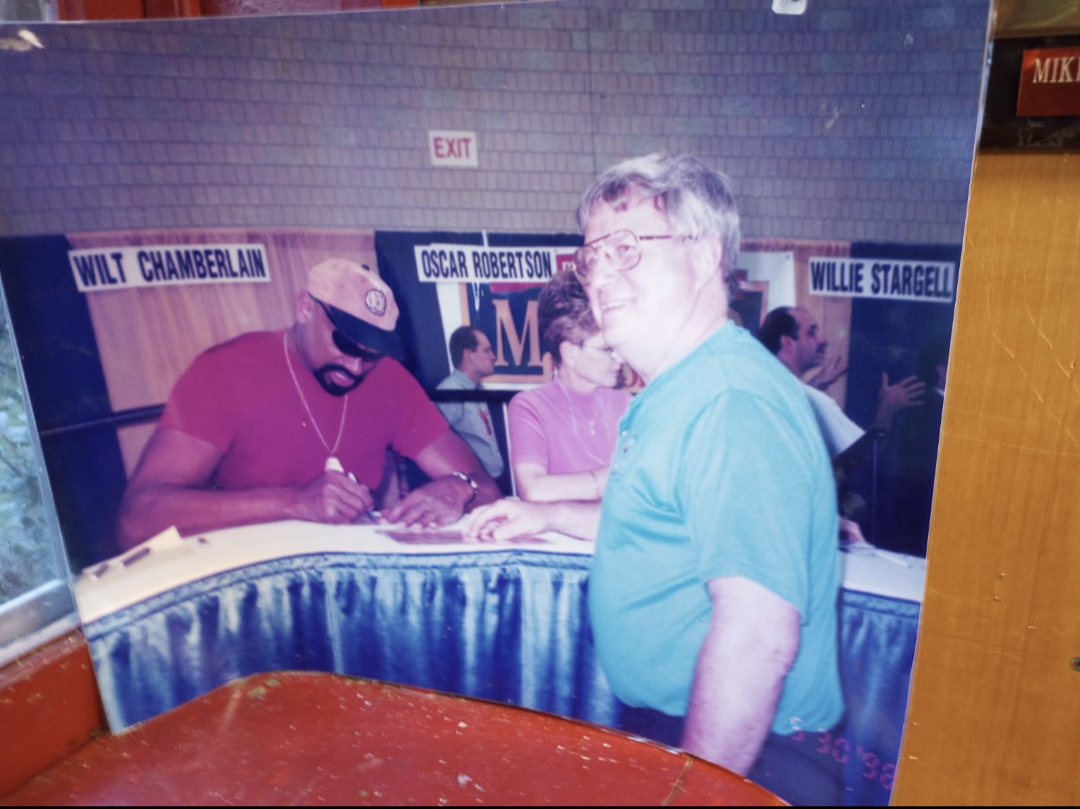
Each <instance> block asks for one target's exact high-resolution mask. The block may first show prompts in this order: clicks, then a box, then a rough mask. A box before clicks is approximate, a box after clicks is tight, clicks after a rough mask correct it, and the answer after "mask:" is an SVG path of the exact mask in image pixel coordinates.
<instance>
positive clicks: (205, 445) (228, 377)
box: [120, 258, 499, 548]
mask: <svg viewBox="0 0 1080 809" xmlns="http://www.w3.org/2000/svg"><path fill="white" fill-rule="evenodd" d="M397 318H398V309H397V305H396V303H395V301H394V296H393V293H392V291H391V290H390V288H389V287H388V286H387V285H386V284H385V283H383V281H382V280H381V279H380V278H379V277H378V276H377V275H376V274H375V273H374V272H372V271H371V270H370V269H368V268H367V267H366V266H361V265H357V264H353V263H352V262H349V261H345V260H343V259H336V258H335V259H329V260H327V261H324V262H322V263H320V264H318V265H316V266H315V267H313V268H312V270H311V272H310V275H309V278H308V286H307V289H306V290H304V291H303V292H301V293H300V294H299V295H298V296H297V300H296V321H295V323H294V324H293V325H292V327H290V328H288V329H285V330H284V331H277V332H252V333H248V334H242V335H240V336H239V337H236V338H234V339H233V340H230V341H228V342H226V343H222V344H221V345H218V346H214V347H213V348H211V349H209V350H207V351H205V352H204V353H203V354H201V355H200V356H199V357H197V358H196V359H195V361H194V362H193V363H192V365H191V367H189V368H188V370H187V371H186V372H185V373H184V375H183V376H182V377H181V378H180V380H179V381H178V382H177V383H176V386H175V387H174V388H173V391H172V393H171V394H170V396H169V401H168V403H167V404H166V407H165V412H164V414H163V415H162V417H161V420H160V421H159V422H158V425H157V429H156V430H155V431H154V434H153V435H152V436H151V438H150V441H149V442H148V443H147V446H146V449H145V450H144V451H143V455H142V458H141V459H140V460H139V464H138V466H137V467H136V468H135V471H134V472H133V474H132V476H131V479H130V480H129V482H128V487H127V490H126V491H125V493H124V497H123V500H122V502H121V507H120V543H121V545H122V546H123V547H125V548H126V547H131V546H133V545H136V544H138V543H139V542H142V541H143V540H145V539H148V538H149V537H151V536H153V535H155V534H157V533H159V532H160V531H162V530H164V529H166V528H168V527H170V526H176V527H177V528H178V529H179V531H180V532H181V534H190V533H195V532H199V531H206V530H213V529H217V528H227V527H230V526H235V525H247V524H251V523H260V522H271V521H275V520H285V519H300V520H310V521H313V522H324V523H349V522H352V521H353V520H355V519H356V518H357V517H359V516H360V515H362V514H364V513H365V512H367V511H369V510H371V509H373V508H375V507H376V506H377V505H378V504H376V503H375V500H374V497H373V495H372V492H373V491H374V490H375V489H377V487H378V485H379V483H380V481H381V480H382V478H383V467H384V465H385V458H386V450H387V449H393V450H395V451H397V452H399V453H400V454H402V455H404V456H406V457H408V458H411V459H412V460H414V461H415V462H416V463H417V465H418V466H419V467H420V468H421V469H422V470H423V471H424V472H425V473H426V474H427V475H428V476H430V477H431V478H432V480H431V482H430V483H428V484H426V485H425V486H421V487H419V488H417V489H415V490H414V491H412V492H410V493H409V494H408V495H407V496H406V497H405V498H404V499H403V500H402V501H401V502H400V503H398V504H396V505H394V506H392V507H391V508H389V509H388V510H387V511H386V512H385V514H384V515H383V516H384V517H385V518H386V519H387V520H388V521H389V522H395V523H403V524H406V525H424V526H439V525H447V524H449V523H452V522H454V521H456V520H457V519H458V518H460V517H461V515H462V514H463V513H464V512H465V511H466V510H468V509H470V508H472V507H473V506H476V505H479V504H481V503H486V502H490V501H491V500H494V499H495V498H497V497H498V496H499V491H498V487H497V486H496V484H495V482H494V481H493V480H492V479H491V478H490V476H488V475H487V473H486V472H484V470H483V468H482V467H481V465H480V464H479V462H478V461H477V459H476V457H475V456H474V455H473V453H472V452H471V451H470V450H469V448H468V447H467V446H466V445H465V443H464V442H463V441H462V440H461V439H460V438H458V437H457V436H456V435H455V434H454V432H453V431H452V430H450V429H449V428H448V427H447V424H446V421H445V420H444V419H443V418H442V416H441V415H440V414H439V412H438V410H436V408H435V406H434V405H433V404H432V403H431V402H430V401H429V400H428V398H427V396H426V395H425V394H424V391H423V389H422V388H421V387H420V385H419V383H417V381H416V380H415V379H414V378H413V377H412V376H411V375H410V374H409V373H408V371H406V370H405V369H404V368H403V367H402V366H401V364H400V363H399V362H398V360H397V359H395V357H401V356H402V348H401V343H400V341H399V340H398V338H397V335H396V333H395V332H394V329H395V327H396V325H397Z"/></svg>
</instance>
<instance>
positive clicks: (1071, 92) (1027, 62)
mask: <svg viewBox="0 0 1080 809" xmlns="http://www.w3.org/2000/svg"><path fill="white" fill-rule="evenodd" d="M1016 114H1017V115H1019V116H1021V117H1025V118H1034V117H1040V116H1051V115H1080V46H1077V47H1072V48H1037V49H1033V50H1027V51H1024V62H1023V66H1022V67H1021V71H1020V94H1019V96H1018V97H1017V100H1016Z"/></svg>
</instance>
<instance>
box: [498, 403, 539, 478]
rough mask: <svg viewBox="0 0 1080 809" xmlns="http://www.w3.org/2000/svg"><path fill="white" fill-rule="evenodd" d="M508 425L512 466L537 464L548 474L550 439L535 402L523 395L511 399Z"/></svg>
mask: <svg viewBox="0 0 1080 809" xmlns="http://www.w3.org/2000/svg"><path fill="white" fill-rule="evenodd" d="M507 423H508V428H509V430H510V466H511V467H513V468H516V467H517V466H519V465H520V464H523V463H528V464H537V465H538V466H540V467H542V468H543V469H544V471H545V472H546V471H547V469H548V440H549V439H548V436H547V434H546V433H545V432H544V425H543V424H542V423H541V421H540V413H539V412H538V411H537V409H536V407H535V405H534V402H533V400H532V399H531V398H530V397H528V396H526V395H524V394H521V393H519V394H518V395H517V396H515V397H514V398H513V399H511V400H510V406H509V407H508V409H507Z"/></svg>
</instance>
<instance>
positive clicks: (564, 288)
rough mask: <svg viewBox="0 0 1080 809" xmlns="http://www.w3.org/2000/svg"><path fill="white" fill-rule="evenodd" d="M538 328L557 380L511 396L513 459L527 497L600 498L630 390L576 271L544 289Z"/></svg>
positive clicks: (516, 476)
mask: <svg viewBox="0 0 1080 809" xmlns="http://www.w3.org/2000/svg"><path fill="white" fill-rule="evenodd" d="M539 315H540V334H541V336H542V337H543V340H544V342H545V343H546V344H547V345H548V347H549V348H550V350H551V354H552V357H553V358H554V360H555V378H554V379H553V380H552V381H551V382H549V383H547V384H546V385H541V386H540V387H538V388H533V389H532V390H529V391H524V392H522V393H519V394H518V395H517V396H515V397H514V398H513V399H511V400H510V408H509V425H510V463H511V466H512V467H513V470H514V480H515V481H516V483H517V489H518V494H519V495H520V496H521V497H522V499H524V500H543V501H554V500H599V499H600V497H601V495H602V494H603V493H604V486H605V485H606V484H607V474H608V467H609V466H610V464H611V458H612V456H613V455H614V453H615V441H616V439H617V438H618V432H619V419H621V418H622V415H623V413H625V412H626V408H627V407H628V406H629V404H630V394H629V393H627V392H626V391H621V390H613V387H614V386H615V384H616V383H617V382H618V378H619V370H620V369H621V368H622V360H620V359H619V357H618V355H616V354H615V352H614V351H612V350H611V349H610V348H608V346H607V344H606V343H605V342H604V336H603V335H602V334H601V333H600V329H599V328H598V327H597V325H596V321H595V320H593V316H592V312H591V310H590V309H589V301H588V298H587V297H586V295H585V290H584V289H582V287H581V283H580V282H579V281H578V279H577V277H576V276H575V275H574V273H573V272H561V273H559V274H558V275H556V276H555V278H553V279H552V280H551V281H550V282H549V283H548V285H547V286H546V287H545V288H544V291H543V292H542V293H541V294H540V302H539Z"/></svg>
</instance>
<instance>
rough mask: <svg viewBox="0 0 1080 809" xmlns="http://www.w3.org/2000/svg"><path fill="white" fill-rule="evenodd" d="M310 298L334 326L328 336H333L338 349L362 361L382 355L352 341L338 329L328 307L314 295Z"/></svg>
mask: <svg viewBox="0 0 1080 809" xmlns="http://www.w3.org/2000/svg"><path fill="white" fill-rule="evenodd" d="M311 299H312V300H313V301H315V303H317V304H319V306H321V307H322V310H323V312H325V313H326V319H327V320H329V321H330V325H331V326H333V327H334V332H333V334H331V335H330V336H331V337H332V338H333V340H334V345H335V346H337V350H338V351H340V352H341V353H342V354H345V355H346V356H348V357H356V358H357V359H360V360H363V361H364V362H375V361H376V360H378V359H380V358H381V357H382V354H380V353H379V352H378V351H372V350H371V349H370V348H364V347H363V346H362V345H360V344H359V343H354V342H353V341H352V340H350V339H349V338H348V337H346V336H345V335H344V334H342V333H341V331H340V330H339V329H338V327H337V324H336V323H334V318H332V317H331V316H330V309H329V307H328V306H327V305H326V304H325V303H323V302H322V301H320V300H319V299H318V298H316V297H315V296H314V295H312V296H311Z"/></svg>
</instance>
